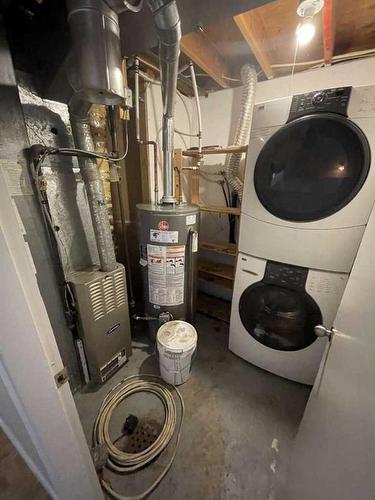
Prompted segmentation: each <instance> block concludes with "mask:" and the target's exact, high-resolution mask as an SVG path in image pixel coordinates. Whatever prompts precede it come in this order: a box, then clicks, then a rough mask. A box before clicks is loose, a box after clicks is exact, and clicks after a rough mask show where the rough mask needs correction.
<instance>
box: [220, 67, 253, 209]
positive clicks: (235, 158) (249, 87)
mask: <svg viewBox="0 0 375 500" xmlns="http://www.w3.org/2000/svg"><path fill="white" fill-rule="evenodd" d="M241 80H242V83H243V90H242V100H241V110H240V117H239V120H238V123H237V129H236V133H235V137H234V141H233V146H243V145H247V144H248V143H249V138H250V127H251V120H252V116H253V108H254V101H255V90H256V84H257V74H256V71H255V68H254V67H253V66H250V65H248V64H245V65H244V66H242V68H241ZM241 157H242V153H231V154H229V155H227V157H226V160H225V175H226V178H227V180H228V183H229V185H230V187H231V188H232V189H233V191H235V192H236V193H237V195H238V199H239V200H240V202H241V201H242V191H243V182H242V181H241V179H239V177H238V168H239V165H240V161H241Z"/></svg>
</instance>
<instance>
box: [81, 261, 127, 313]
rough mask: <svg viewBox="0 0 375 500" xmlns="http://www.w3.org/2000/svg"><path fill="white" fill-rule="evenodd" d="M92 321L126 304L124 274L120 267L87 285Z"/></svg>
mask: <svg viewBox="0 0 375 500" xmlns="http://www.w3.org/2000/svg"><path fill="white" fill-rule="evenodd" d="M88 288H89V292H90V302H91V308H92V314H93V317H94V321H98V320H99V319H100V318H103V317H104V316H105V315H106V314H109V313H110V312H112V311H114V310H115V309H117V308H118V307H121V306H122V305H124V304H126V285H125V275H124V271H123V270H122V269H119V270H118V271H116V272H114V273H113V274H108V275H106V276H105V277H103V278H101V279H100V280H98V281H95V282H93V283H90V284H89V285H88Z"/></svg>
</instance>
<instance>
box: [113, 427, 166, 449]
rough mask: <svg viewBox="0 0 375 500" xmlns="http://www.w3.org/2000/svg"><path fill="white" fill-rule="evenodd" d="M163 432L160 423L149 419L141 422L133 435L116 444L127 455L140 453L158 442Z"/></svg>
mask: <svg viewBox="0 0 375 500" xmlns="http://www.w3.org/2000/svg"><path fill="white" fill-rule="evenodd" d="M161 430H162V424H161V423H160V422H157V421H155V420H149V419H144V420H140V421H139V422H138V425H137V427H136V428H135V430H134V432H133V434H132V435H131V436H124V437H123V438H122V439H121V440H120V441H119V442H118V443H116V446H117V447H118V448H120V449H121V450H123V451H125V452H126V453H140V452H141V451H143V450H146V449H147V448H148V447H149V446H151V445H152V444H153V443H154V442H155V441H156V439H157V437H158V436H159V434H160V432H161Z"/></svg>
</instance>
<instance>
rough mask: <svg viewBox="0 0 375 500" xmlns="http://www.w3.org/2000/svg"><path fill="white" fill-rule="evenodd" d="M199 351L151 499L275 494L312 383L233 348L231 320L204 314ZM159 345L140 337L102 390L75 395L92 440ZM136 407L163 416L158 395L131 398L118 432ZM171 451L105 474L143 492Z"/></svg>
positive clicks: (269, 499)
mask: <svg viewBox="0 0 375 500" xmlns="http://www.w3.org/2000/svg"><path fill="white" fill-rule="evenodd" d="M197 330H198V335H199V343H198V348H199V351H198V355H197V358H196V360H195V363H194V366H193V371H192V376H191V379H190V380H189V381H188V382H187V383H186V384H184V385H183V386H180V389H181V392H182V394H183V397H184V401H185V406H186V413H185V420H184V423H183V430H182V436H181V441H180V445H179V449H178V452H177V456H176V459H175V462H174V464H173V465H172V468H171V470H170V471H169V473H168V475H167V476H166V477H165V478H164V480H163V481H162V483H161V484H160V485H159V486H158V488H157V489H156V490H155V491H154V493H153V494H151V495H150V497H149V498H150V499H152V500H157V499H160V500H161V499H163V500H165V499H173V500H174V499H178V500H190V499H191V500H193V499H194V500H200V499H202V500H203V499H204V500H211V499H212V500H218V499H223V500H224V499H230V500H242V499H243V500H245V499H246V500H275V498H276V496H277V495H279V492H280V491H281V490H282V488H283V482H284V481H285V476H286V468H287V465H288V460H289V457H290V452H291V446H292V443H293V439H294V437H295V434H296V431H297V428H298V425H299V422H300V420H301V418H302V414H303V411H304V408H305V405H306V402H307V399H308V396H309V388H308V387H306V386H303V385H300V384H297V383H294V382H290V381H288V380H284V379H281V378H279V377H276V376H274V375H272V374H270V373H267V372H265V371H263V370H260V369H258V368H256V367H254V366H252V365H250V364H248V363H246V362H245V361H243V360H241V359H240V358H238V357H236V356H235V355H234V354H232V353H231V352H229V351H228V348H227V343H228V325H227V324H226V323H223V322H220V321H217V320H213V319H209V318H207V317H205V316H202V315H200V316H198V321H197ZM152 353H153V346H152V345H151V344H150V342H149V341H148V340H147V338H146V337H140V338H138V340H136V341H135V342H134V350H133V356H132V357H131V359H130V360H129V362H128V363H127V365H126V366H124V367H123V368H122V369H121V371H120V372H118V373H117V374H116V375H115V377H114V378H113V379H112V380H111V381H110V382H108V383H107V384H106V385H105V386H104V387H102V388H101V389H100V390H98V391H97V392H91V393H90V392H86V393H80V394H77V395H76V403H77V408H78V411H79V414H80V416H81V420H82V425H83V427H84V430H85V433H86V436H87V439H88V441H89V443H91V430H92V426H93V422H94V420H95V416H96V412H97V410H98V408H99V406H100V402H101V400H102V399H103V397H104V396H105V394H106V393H107V392H108V390H109V389H110V388H111V387H113V386H114V385H115V384H116V383H117V382H118V381H119V380H121V379H122V378H124V377H126V376H129V375H131V374H135V373H139V372H141V373H158V366H157V360H156V358H155V356H154V355H153V354H152ZM130 413H133V414H135V415H137V416H138V417H145V418H149V419H153V420H158V421H160V422H161V421H162V415H163V412H162V408H161V405H160V403H159V402H158V401H157V400H156V398H155V399H154V398H153V397H152V396H144V395H137V396H133V397H131V398H129V401H128V402H127V403H126V405H121V407H119V409H118V411H117V412H116V413H115V414H114V418H113V426H112V435H113V436H116V435H118V434H119V433H120V428H121V425H122V423H123V422H124V420H125V418H126V417H127V416H128V415H129V414H130ZM169 453H170V450H166V452H164V453H163V454H162V455H161V456H160V457H159V458H158V459H157V460H156V461H155V462H154V463H153V464H151V465H150V466H149V467H147V468H146V469H144V470H142V471H140V472H138V473H136V474H132V475H126V476H121V477H118V476H117V477H115V476H114V475H111V474H108V473H105V476H106V477H107V478H108V479H110V481H111V484H112V486H113V487H115V489H116V490H117V491H119V492H120V493H121V494H126V495H134V494H137V493H140V492H141V491H143V490H144V489H145V488H146V487H147V486H148V485H149V484H150V483H151V482H152V480H153V479H154V478H155V477H156V476H157V475H158V474H159V473H160V471H161V469H162V466H163V464H165V463H166V462H167V460H168V457H169Z"/></svg>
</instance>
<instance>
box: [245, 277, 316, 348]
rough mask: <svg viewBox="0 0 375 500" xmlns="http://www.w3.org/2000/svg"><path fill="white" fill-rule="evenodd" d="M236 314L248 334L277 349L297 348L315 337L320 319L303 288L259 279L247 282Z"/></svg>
mask: <svg viewBox="0 0 375 500" xmlns="http://www.w3.org/2000/svg"><path fill="white" fill-rule="evenodd" d="M239 314H240V318H241V321H242V324H243V326H244V327H245V328H246V330H247V332H248V333H249V335H251V336H252V337H254V338H255V339H256V340H257V341H258V342H260V343H261V344H263V345H265V346H267V347H270V348H272V349H277V350H280V351H297V350H299V349H304V348H305V347H308V346H309V345H311V344H312V343H313V342H314V341H315V340H316V335H315V333H314V327H315V326H316V325H318V324H320V323H321V322H322V314H321V312H320V309H319V307H318V306H317V304H316V302H315V301H314V299H313V298H312V297H310V295H308V294H307V293H306V292H305V291H303V292H301V291H296V290H292V289H288V288H284V287H281V286H277V285H270V284H267V283H263V282H258V283H255V284H254V285H251V286H249V287H248V288H246V290H245V291H244V292H243V293H242V295H241V298H240V301H239Z"/></svg>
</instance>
